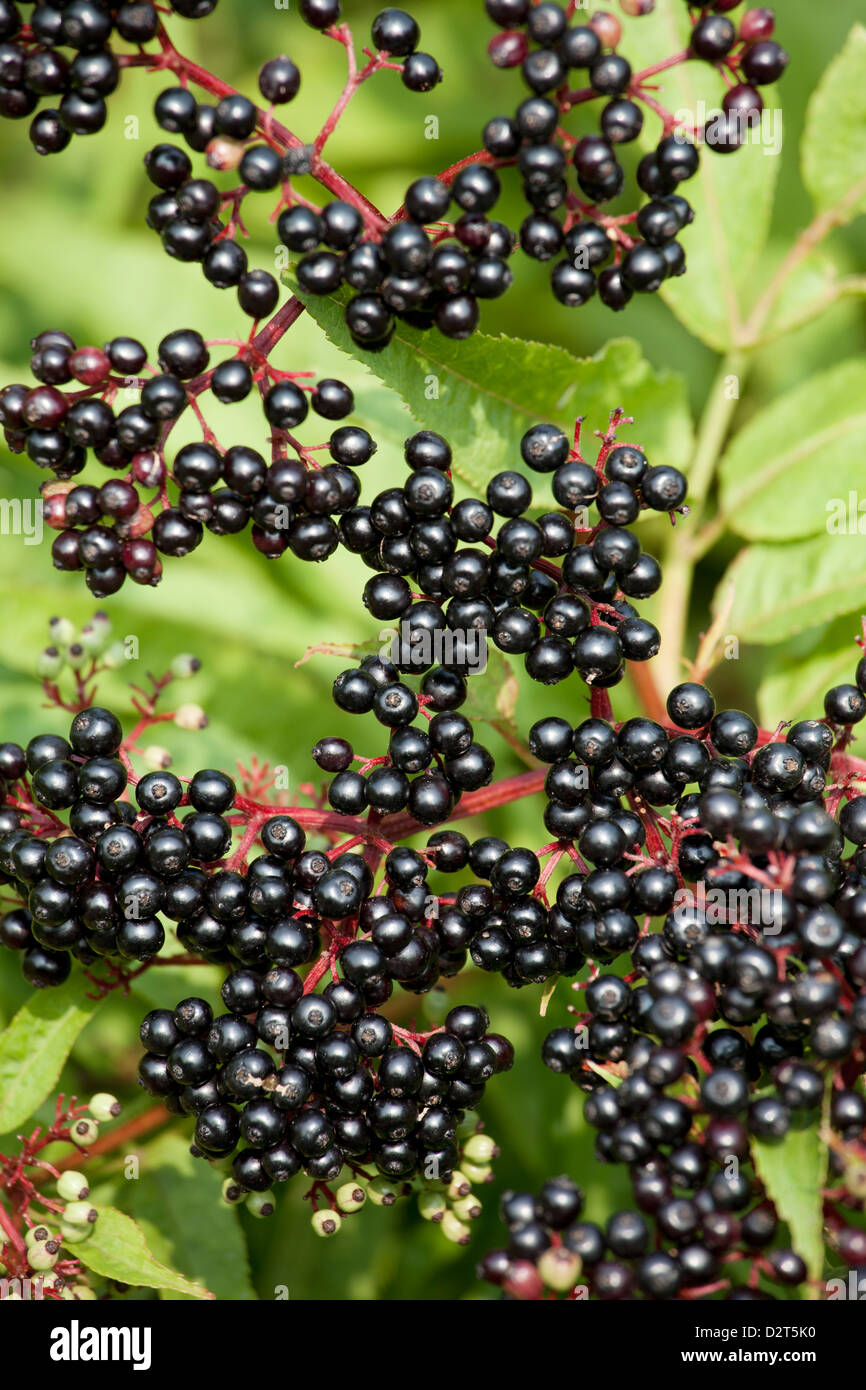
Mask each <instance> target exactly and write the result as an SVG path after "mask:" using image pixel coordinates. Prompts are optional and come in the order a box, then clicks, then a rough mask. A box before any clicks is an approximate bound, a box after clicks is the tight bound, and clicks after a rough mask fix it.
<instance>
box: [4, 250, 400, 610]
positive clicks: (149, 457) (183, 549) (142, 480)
mask: <svg viewBox="0 0 866 1390" xmlns="http://www.w3.org/2000/svg"><path fill="white" fill-rule="evenodd" d="M250 273H251V274H254V273H255V272H250ZM31 347H32V349H33V355H32V357H31V364H30V365H31V370H32V372H33V374H34V376H35V377H36V379H37V382H39V383H40V384H39V385H36V386H33V387H29V386H27V385H24V384H23V383H13V384H11V385H9V386H6V387H4V388H3V390H2V391H0V422H2V424H3V427H4V435H5V439H6V443H7V444H8V446H9V448H10V449H11V450H12V452H13V453H21V452H24V453H26V455H27V457H28V458H30V459H31V460H32V462H33V463H34V464H36V466H37V467H39V468H43V469H46V470H49V471H50V472H52V473H53V474H54V477H55V479H56V481H52V482H50V483H47V484H44V485H43V486H42V489H41V491H42V509H43V515H44V517H45V520H46V521H47V523H48V525H49V526H51V527H52V528H53V529H55V530H57V531H58V532H59V535H58V536H57V537H56V538H55V540H54V542H53V544H52V548H51V554H52V559H53V562H54V565H55V568H57V569H59V570H63V571H74V570H84V576H85V581H86V583H87V587H88V588H89V589H90V591H91V593H93V594H94V595H95V596H97V597H99V598H103V597H106V596H107V595H109V594H113V593H116V592H117V590H118V589H119V588H120V587H121V585H122V584H123V583H124V581H125V580H126V579H127V578H129V579H131V580H132V581H133V583H136V584H146V585H151V586H152V585H155V584H157V583H158V582H159V580H160V578H161V576H162V572H163V565H162V560H163V557H169V556H170V557H173V558H174V557H180V556H183V555H188V554H189V553H190V552H191V551H192V550H194V549H195V548H196V547H197V546H198V545H199V544H200V543H201V540H202V538H203V536H204V532H205V529H207V530H208V531H210V532H211V534H213V535H218V536H220V535H232V534H236V533H238V532H240V531H243V530H246V529H247V528H248V527H249V528H250V535H251V539H252V542H253V545H254V546H255V547H256V549H257V550H259V551H260V552H261V553H262V554H264V555H266V556H268V557H275V556H279V555H282V554H283V553H284V551H286V550H287V549H290V550H291V551H292V553H293V554H294V555H295V556H297V557H298V558H299V559H303V560H321V559H324V558H325V557H326V556H327V555H330V554H331V552H332V551H333V550H335V549H336V547H337V545H338V543H339V532H338V529H337V524H336V522H335V520H334V517H336V516H340V515H342V514H343V513H344V512H347V511H349V510H350V509H352V508H353V507H354V506H355V504H356V503H357V501H358V498H359V496H360V483H359V481H358V477H357V474H356V473H355V472H354V471H353V470H354V468H355V467H357V466H358V465H360V464H362V463H365V462H366V461H367V460H368V459H369V458H370V457H371V456H372V455H373V453H374V452H375V450H376V445H375V443H374V441H373V440H372V438H371V437H370V435H369V434H368V433H367V431H366V430H364V429H362V428H360V427H359V426H352V425H340V426H337V427H336V428H335V429H333V430H332V432H331V436H330V439H329V440H328V441H326V443H325V444H320V445H314V446H312V448H311V447H310V446H304V445H302V444H301V443H300V442H299V441H298V440H297V439H296V437H295V435H294V433H293V431H294V430H296V429H297V428H298V427H299V426H300V425H302V424H303V423H304V421H305V420H306V419H307V416H308V415H309V412H310V408H312V410H313V412H314V413H315V414H316V415H318V416H319V417H321V418H322V419H324V420H326V421H333V422H336V421H339V420H343V419H345V417H346V416H347V415H348V414H349V413H350V412H351V411H352V409H353V408H354V397H353V394H352V391H351V390H350V389H349V387H348V386H347V385H346V384H345V383H344V382H342V381H337V380H336V379H334V378H322V379H321V380H319V381H318V382H316V383H315V384H314V385H313V384H311V383H310V382H309V381H308V380H306V379H305V378H306V377H307V376H309V375H310V374H308V373H300V374H298V378H299V379H298V380H296V379H295V378H294V377H293V375H292V374H291V373H288V372H278V371H276V370H275V369H273V368H271V367H269V366H268V364H267V362H266V360H265V359H264V358H262V357H261V354H259V353H258V352H257V350H256V348H255V345H254V344H239V345H238V352H237V354H236V355H235V356H232V357H228V358H225V359H224V360H223V361H221V362H218V363H217V364H216V365H215V366H213V367H211V365H210V349H209V347H208V345H207V343H206V342H205V341H204V339H203V338H202V336H201V334H200V333H198V332H197V331H196V330H195V329H191V328H188V329H178V330H176V331H175V332H173V333H169V334H167V335H166V336H165V337H164V338H163V339H162V341H161V342H160V344H159V347H158V349H157V361H158V370H154V369H153V368H150V367H149V366H148V364H147V352H146V349H145V348H144V346H143V345H142V344H141V343H140V342H138V341H137V340H136V339H134V338H114V339H112V340H111V342H109V343H106V344H105V347H104V348H97V347H76V346H75V344H74V342H73V341H72V339H71V338H70V337H69V336H68V334H66V333H63V332H60V331H58V330H49V331H46V332H44V333H40V334H39V336H38V337H36V338H34V339H33V341H32V343H31ZM69 383H75V384H76V386H80V387H83V388H84V389H75V390H71V391H67V392H64V391H62V390H60V389H59V388H60V387H61V386H65V385H67V384H69ZM255 387H258V389H259V391H260V393H261V397H262V409H263V413H264V417H265V421H266V427H269V428H270V431H271V439H272V462H270V463H268V461H267V460H266V459H265V457H264V455H263V454H261V453H260V452H259V451H258V450H257V449H254V448H252V447H250V446H248V445H245V444H237V445H233V446H231V447H230V448H227V449H225V450H221V449H220V448H218V447H217V444H216V443H215V442H214V439H213V436H212V435H211V434H210V432H209V431H207V430H205V434H206V438H205V439H203V440H202V441H200V442H196V443H190V444H186V445H184V446H183V447H181V448H179V449H177V451H176V452H175V454H174V458H173V459H172V460H167V458H166V453H167V441H168V436H169V433H170V431H171V428H172V426H173V425H174V422H175V421H176V420H178V419H179V417H180V416H181V415H182V414H183V413H184V412H185V411H186V410H187V409H189V408H190V407H191V406H193V405H195V404H196V402H197V399H198V398H199V397H200V396H201V395H202V394H203V393H204V392H210V393H211V394H212V395H213V397H214V398H215V399H216V400H218V401H220V402H221V403H223V404H233V403H235V402H237V401H241V400H244V399H245V398H246V397H247V396H248V395H249V393H250V392H251V391H252V390H253V389H254V388H255ZM121 390H122V391H123V392H124V394H125V395H127V396H128V395H129V394H133V395H134V396H135V397H136V399H135V400H134V401H132V402H131V403H130V404H128V405H124V406H123V407H122V408H120V409H117V407H116V403H115V402H116V396H117V393H118V391H121ZM322 448H324V449H327V451H328V454H329V457H330V460H331V461H330V462H329V463H328V464H326V465H324V466H323V467H321V466H317V465H316V464H315V459H314V453H313V452H312V450H314V449H322ZM290 450H291V451H293V452H294V454H295V457H289V451H290ZM88 451H90V453H91V454H92V456H93V458H94V460H95V461H96V462H97V463H99V464H100V465H101V466H102V467H103V468H105V469H108V470H110V471H111V472H112V473H114V474H117V475H120V476H115V477H110V478H108V479H107V480H106V481H105V482H103V483H102V484H101V486H97V485H96V484H95V483H84V482H82V483H77V484H75V483H73V482H72V481H71V480H72V479H73V478H74V477H75V476H76V475H78V474H79V473H81V472H82V471H83V469H84V468H85V467H86V465H87V463H88ZM169 485H171V486H172V487H176V488H177V496H176V499H174V500H172V498H171V497H170V496H169V492H168V487H169Z"/></svg>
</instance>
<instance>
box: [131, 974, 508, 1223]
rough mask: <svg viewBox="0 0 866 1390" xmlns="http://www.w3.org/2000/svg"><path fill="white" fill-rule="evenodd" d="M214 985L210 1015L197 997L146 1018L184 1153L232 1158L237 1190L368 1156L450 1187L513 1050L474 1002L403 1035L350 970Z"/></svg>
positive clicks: (159, 1089) (331, 1177) (392, 1175)
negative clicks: (182, 1125)
mask: <svg viewBox="0 0 866 1390" xmlns="http://www.w3.org/2000/svg"><path fill="white" fill-rule="evenodd" d="M221 995H222V1003H223V1006H224V1008H225V1010H226V1011H225V1012H222V1013H217V1014H216V1016H215V1015H214V1010H213V1009H212V1008H211V1006H210V1004H208V1003H207V1002H206V1001H205V1000H204V999H199V998H191V999H185V1000H182V1001H181V1003H180V1004H178V1006H177V1008H176V1009H174V1010H173V1011H172V1010H169V1009H153V1010H151V1012H150V1013H149V1014H147V1015H146V1017H145V1018H144V1020H143V1021H142V1024H141V1040H142V1043H143V1044H144V1046H145V1048H146V1051H145V1054H144V1056H143V1057H142V1059H141V1062H140V1064H139V1081H140V1084H141V1085H142V1086H143V1088H144V1089H145V1090H146V1091H147V1092H148V1093H149V1094H150V1095H152V1096H156V1097H158V1098H159V1099H161V1100H162V1101H163V1102H164V1104H165V1105H166V1107H167V1108H168V1109H169V1110H170V1111H171V1112H172V1113H174V1114H187V1115H190V1116H192V1117H194V1120H195V1131H194V1142H193V1147H192V1152H193V1154H194V1155H196V1156H198V1157H202V1158H205V1159H208V1160H225V1159H228V1158H232V1165H231V1179H230V1185H231V1187H234V1188H236V1189H237V1191H236V1192H234V1193H227V1194H226V1195H227V1197H228V1198H229V1200H233V1201H236V1200H238V1198H239V1196H240V1195H242V1194H245V1193H250V1192H252V1193H257V1192H264V1191H268V1190H269V1189H270V1188H271V1186H272V1184H276V1183H282V1182H286V1181H288V1179H290V1178H293V1177H294V1176H295V1175H296V1174H298V1173H300V1172H302V1171H303V1172H304V1173H305V1174H306V1176H307V1177H309V1178H313V1179H314V1180H316V1181H318V1182H321V1183H332V1182H335V1181H336V1180H337V1179H338V1178H339V1177H340V1175H341V1173H342V1172H343V1170H344V1168H348V1169H349V1170H350V1172H351V1173H353V1174H355V1175H361V1176H362V1177H364V1178H366V1177H367V1174H366V1173H365V1172H364V1167H365V1165H370V1164H372V1165H374V1166H375V1168H376V1169H377V1170H378V1172H379V1173H380V1174H381V1175H382V1177H383V1178H385V1179H388V1180H390V1181H392V1182H394V1181H400V1182H405V1181H406V1180H408V1179H412V1178H414V1177H416V1176H419V1175H421V1174H423V1175H424V1176H425V1177H426V1178H428V1179H431V1178H432V1179H435V1180H436V1183H437V1184H441V1185H444V1186H446V1187H447V1186H448V1185H449V1184H450V1183H451V1181H452V1179H453V1177H454V1176H455V1173H456V1172H458V1171H459V1170H458V1162H459V1160H460V1157H461V1153H460V1144H459V1140H458V1128H459V1127H460V1125H461V1124H462V1122H463V1121H464V1118H465V1112H466V1111H472V1110H474V1109H475V1108H476V1106H477V1105H478V1104H479V1103H480V1101H481V1099H482V1097H483V1095H484V1090H485V1086H486V1083H487V1081H488V1080H490V1078H491V1077H493V1076H494V1075H496V1073H497V1072H499V1071H503V1070H506V1069H507V1068H508V1066H510V1064H511V1058H512V1055H513V1054H512V1051H511V1046H510V1044H509V1043H508V1042H507V1041H506V1040H505V1039H504V1038H503V1037H501V1036H500V1035H498V1034H491V1033H490V1032H489V1019H488V1016H487V1011H486V1010H485V1009H483V1008H478V1007H476V1006H473V1005H468V1004H460V1005H457V1006H455V1007H454V1008H453V1009H452V1010H451V1011H450V1013H449V1014H448V1015H447V1017H446V1019H445V1024H444V1027H443V1028H442V1029H440V1030H437V1031H436V1032H433V1033H430V1034H427V1035H414V1034H413V1035H409V1034H406V1033H404V1032H403V1030H401V1029H400V1028H397V1027H396V1026H395V1025H394V1024H392V1023H391V1022H390V1021H389V1020H388V1019H387V1018H386V1017H385V1016H384V1015H383V1014H381V1013H378V1012H377V1011H376V1004H377V1002H381V1000H380V998H379V995H380V991H379V990H378V989H377V987H376V985H375V984H373V983H370V984H367V983H366V982H360V981H357V980H355V979H352V978H349V977H348V976H343V977H342V978H341V979H339V980H334V981H333V982H332V983H331V984H329V985H327V986H326V987H325V989H324V990H323V991H322V993H315V992H313V991H312V990H310V989H308V988H306V987H305V984H304V981H303V979H302V978H301V976H300V975H299V974H298V973H297V971H296V970H295V969H293V968H291V967H290V966H288V965H272V966H271V967H270V968H267V967H265V968H261V969H252V968H250V967H242V968H240V969H236V970H234V971H232V972H231V973H230V974H228V975H227V976H226V979H225V982H224V984H223V986H222V991H221ZM475 1147H476V1148H477V1147H478V1146H477V1144H476V1146H475ZM470 1152H471V1148H470ZM232 1156H233V1157H232ZM361 1200H363V1189H362V1194H361V1198H360V1199H359V1200H358V1201H357V1205H360V1201H361ZM321 1234H330V1232H327V1231H326V1232H321ZM467 1236H468V1232H467Z"/></svg>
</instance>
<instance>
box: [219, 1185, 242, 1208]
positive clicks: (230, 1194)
mask: <svg viewBox="0 0 866 1390" xmlns="http://www.w3.org/2000/svg"><path fill="white" fill-rule="evenodd" d="M222 1199H223V1201H224V1202H227V1203H228V1205H229V1206H230V1207H237V1206H240V1204H241V1203H242V1202H245V1201H246V1199H247V1193H246V1190H245V1189H244V1188H243V1187H238V1185H237V1183H236V1182H235V1180H234V1178H226V1180H225V1182H224V1183H223V1185H222Z"/></svg>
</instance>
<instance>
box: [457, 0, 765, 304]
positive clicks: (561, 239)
mask: <svg viewBox="0 0 866 1390" xmlns="http://www.w3.org/2000/svg"><path fill="white" fill-rule="evenodd" d="M738 5H739V0H738V3H737V4H733V3H729V0H722V2H721V3H718V4H715V5H711V6H706V7H704V8H703V12H702V13H701V15H700V16H697V17H695V16H693V17H692V26H693V27H692V32H691V41H690V43H689V46H688V48H687V50H686V51H685V52H684V53H681V54H677V55H675V56H674V57H672V58H671V59H670V60H668V61H663V62H661V63H656V64H654V65H653V67H651V68H648V69H645V70H644V71H643V72H635V71H634V69H633V66H632V64H631V63H630V62H629V60H628V59H627V58H626V57H625V55H624V54H623V53H622V52H621V51H620V47H619V45H620V41H621V38H622V25H621V23H620V21H619V20H618V19H617V18H616V16H615V15H612V14H607V13H596V14H594V15H592V16H591V17H590V18H589V20H588V22H587V23H586V24H584V23H580V22H578V23H574V22H573V19H574V16H573V15H572V14H571V11H570V9H567V8H565V7H563V6H560V5H558V4H555V3H550V0H542V3H540V4H530V3H529V0H485V8H486V10H487V13H488V14H489V16H490V18H491V19H492V20H493V21H494V23H495V24H497V25H498V26H499V27H500V31H501V32H500V33H498V34H496V35H495V36H494V38H493V39H492V40H491V42H490V45H489V49H488V52H489V55H490V58H491V60H492V61H493V63H494V64H496V66H498V67H501V68H512V67H519V68H520V70H521V74H522V77H523V81H524V83H525V85H526V86H527V87H528V88H529V91H530V95H529V96H527V97H525V98H524V99H523V100H522V101H521V103H520V104H519V106H518V107H517V108H516V110H515V112H514V114H513V116H504V115H503V116H495V117H493V118H492V119H491V120H490V121H488V123H487V125H486V126H485V127H484V133H483V142H484V148H485V151H486V153H487V156H488V158H489V160H490V162H491V163H492V164H493V165H495V166H497V167H502V166H503V165H516V166H517V168H518V170H519V173H520V175H521V178H522V191H523V196H524V198H525V200H526V202H527V203H528V204H529V208H530V211H529V212H528V214H527V216H526V218H525V219H524V221H523V223H522V225H521V227H520V232H519V240H520V245H521V248H522V249H523V251H525V252H526V254H527V255H528V256H531V257H533V258H534V259H536V260H538V261H543V262H547V261H554V262H555V263H554V265H553V266H552V269H551V276H550V284H551V289H552V291H553V294H554V296H555V297H556V299H558V300H559V301H560V303H562V304H565V305H567V306H569V307H576V306H579V305H583V304H586V303H587V301H588V300H590V299H591V298H592V297H593V296H594V295H595V294H596V293H598V296H599V298H600V299H601V301H602V303H603V304H605V305H606V306H607V307H608V308H610V309H614V310H620V309H624V308H625V306H626V304H627V303H628V301H629V300H630V299H631V298H632V296H633V295H634V294H635V293H651V292H653V291H655V290H658V289H660V288H661V286H662V284H663V283H664V281H665V280H666V279H668V278H670V277H672V276H678V275H682V274H684V273H685V269H686V261H685V253H684V251H683V249H682V247H681V245H680V243H679V242H678V240H677V237H678V235H679V233H680V232H681V231H682V230H683V229H684V228H685V227H686V226H687V225H688V224H689V223H690V222H691V221H692V220H693V216H694V214H693V211H692V209H691V207H690V206H689V204H688V203H687V202H686V200H685V199H684V198H683V197H682V195H681V193H680V186H681V185H682V184H683V183H684V182H685V181H686V180H688V179H691V178H692V177H693V176H694V175H695V174H696V173H697V170H698V164H699V149H698V147H699V145H701V144H703V145H705V146H706V147H708V148H709V149H710V150H713V151H717V152H720V153H730V152H731V151H734V150H736V149H738V148H739V147H740V146H741V145H743V144H744V143H745V142H746V141H747V140H748V139H749V138H750V136H751V134H752V132H753V131H754V130H755V128H756V127H759V126H760V121H761V112H762V110H763V98H762V96H761V93H760V90H759V88H760V87H761V86H763V85H765V84H766V83H769V82H775V81H776V79H777V78H779V77H780V76H781V75H782V73H783V72H784V70H785V67H786V66H787V63H788V55H787V54H786V53H785V51H784V49H782V48H781V47H780V45H779V44H778V43H776V42H775V41H774V40H773V39H772V38H771V37H770V36H771V35H772V33H773V14H772V11H770V10H765V9H764V10H749V11H747V13H746V14H745V15H744V16H743V17H742V19H741V20H740V24H739V31H738V29H737V26H736V25H735V23H734V21H733V20H731V19H729V18H727V12H728V11H731V10H734V9H737V8H738ZM623 8H624V9H626V6H623ZM652 8H653V6H652V4H651V3H649V4H637V5H634V6H629V7H628V8H627V13H629V14H632V15H637V16H640V15H642V14H647V13H649V12H650V11H651V10H652ZM710 10H715V11H716V12H717V13H709V11H710ZM683 61H695V62H703V63H708V64H711V65H712V66H714V67H715V68H716V69H717V70H718V71H719V72H720V73H721V74H722V76H723V77H724V80H725V83H726V86H727V91H726V93H725V96H724V98H723V103H722V114H721V115H720V116H716V117H714V118H713V119H711V120H710V121H708V122H707V124H706V127H705V128H704V129H700V130H699V129H695V128H690V129H684V128H683V127H681V126H680V125H678V124H677V120H676V118H675V116H674V115H673V114H672V113H671V112H669V111H667V110H666V109H665V108H664V107H663V106H661V105H660V104H659V102H658V101H657V99H656V97H655V96H654V95H653V93H654V92H655V91H656V90H657V84H656V83H655V82H654V80H653V79H655V77H656V75H657V74H659V73H662V72H664V71H665V70H666V69H669V68H670V67H672V66H674V65H675V64H677V63H680V62H683ZM572 74H579V75H580V77H581V78H582V79H584V80H586V81H587V83H588V85H586V86H584V87H580V88H578V89H571V84H572V82H573V80H574V78H573V76H572ZM587 103H591V104H592V106H591V107H590V109H593V108H594V106H595V104H597V103H603V105H602V109H601V111H600V113H599V116H598V120H597V123H596V125H595V128H594V129H593V130H590V131H587V130H584V129H580V130H578V129H576V128H575V127H574V120H575V117H576V116H579V115H580V113H581V112H582V111H583V110H584V109H587ZM645 113H646V114H648V115H649V117H650V120H651V121H653V122H655V123H656V124H658V123H659V122H660V124H661V131H660V135H659V139H658V142H657V144H656V147H655V149H654V150H651V151H650V152H648V153H647V154H645V155H644V156H643V158H642V159H641V160H640V162H639V163H638V166H637V171H636V176H635V178H636V184H637V189H636V191H637V193H638V195H640V194H644V195H645V196H646V197H647V198H648V199H649V201H648V202H645V203H643V204H642V205H641V206H640V207H638V208H634V206H633V201H632V209H633V210H629V211H624V210H623V211H620V209H621V208H623V202H622V201H621V200H622V199H624V198H625V187H626V172H625V168H624V165H623V163H622V162H621V151H622V150H623V149H624V147H626V146H628V145H629V144H631V143H633V142H634V141H635V140H637V138H638V137H639V136H640V134H641V132H642V131H643V129H644V122H645ZM475 168H476V169H477V171H478V172H477V174H476V175H475V176H476V177H479V178H480V177H482V176H484V172H485V166H480V165H479V166H475ZM465 172H467V173H469V172H471V169H470V170H467V171H465ZM486 176H487V178H488V179H491V178H494V177H495V176H494V175H493V174H492V173H491V172H490V171H488V172H487V175H486ZM572 181H576V188H575V187H574V186H572ZM497 187H498V185H497ZM493 202H495V197H491V198H490V200H489V201H488V204H487V207H483V208H481V209H480V210H481V211H482V212H486V211H487V210H488V209H489V207H491V206H492V205H493ZM611 203H615V208H614V210H613V212H614V214H615V215H612V214H611V213H607V212H605V211H604V209H605V208H606V207H607V205H608V204H611ZM478 235H479V237H480V236H481V233H480V232H479V233H478ZM563 253H564V256H563ZM560 256H563V258H562V259H557V257H560Z"/></svg>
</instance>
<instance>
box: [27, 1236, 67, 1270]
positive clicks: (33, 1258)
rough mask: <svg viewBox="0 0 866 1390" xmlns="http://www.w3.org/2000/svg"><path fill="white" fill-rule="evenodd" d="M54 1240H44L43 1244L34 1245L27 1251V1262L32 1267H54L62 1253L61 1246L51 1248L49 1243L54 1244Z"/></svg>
mask: <svg viewBox="0 0 866 1390" xmlns="http://www.w3.org/2000/svg"><path fill="white" fill-rule="evenodd" d="M54 1244H55V1242H54V1241H43V1243H42V1244H41V1245H33V1246H31V1248H30V1249H29V1250H28V1252H27V1262H28V1264H29V1265H30V1268H31V1269H35V1270H37V1271H38V1270H40V1269H53V1268H54V1266H55V1265H56V1264H57V1260H58V1257H59V1255H60V1247H59V1246H57V1247H56V1248H55V1249H53V1250H49V1249H48V1246H49V1245H54Z"/></svg>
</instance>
